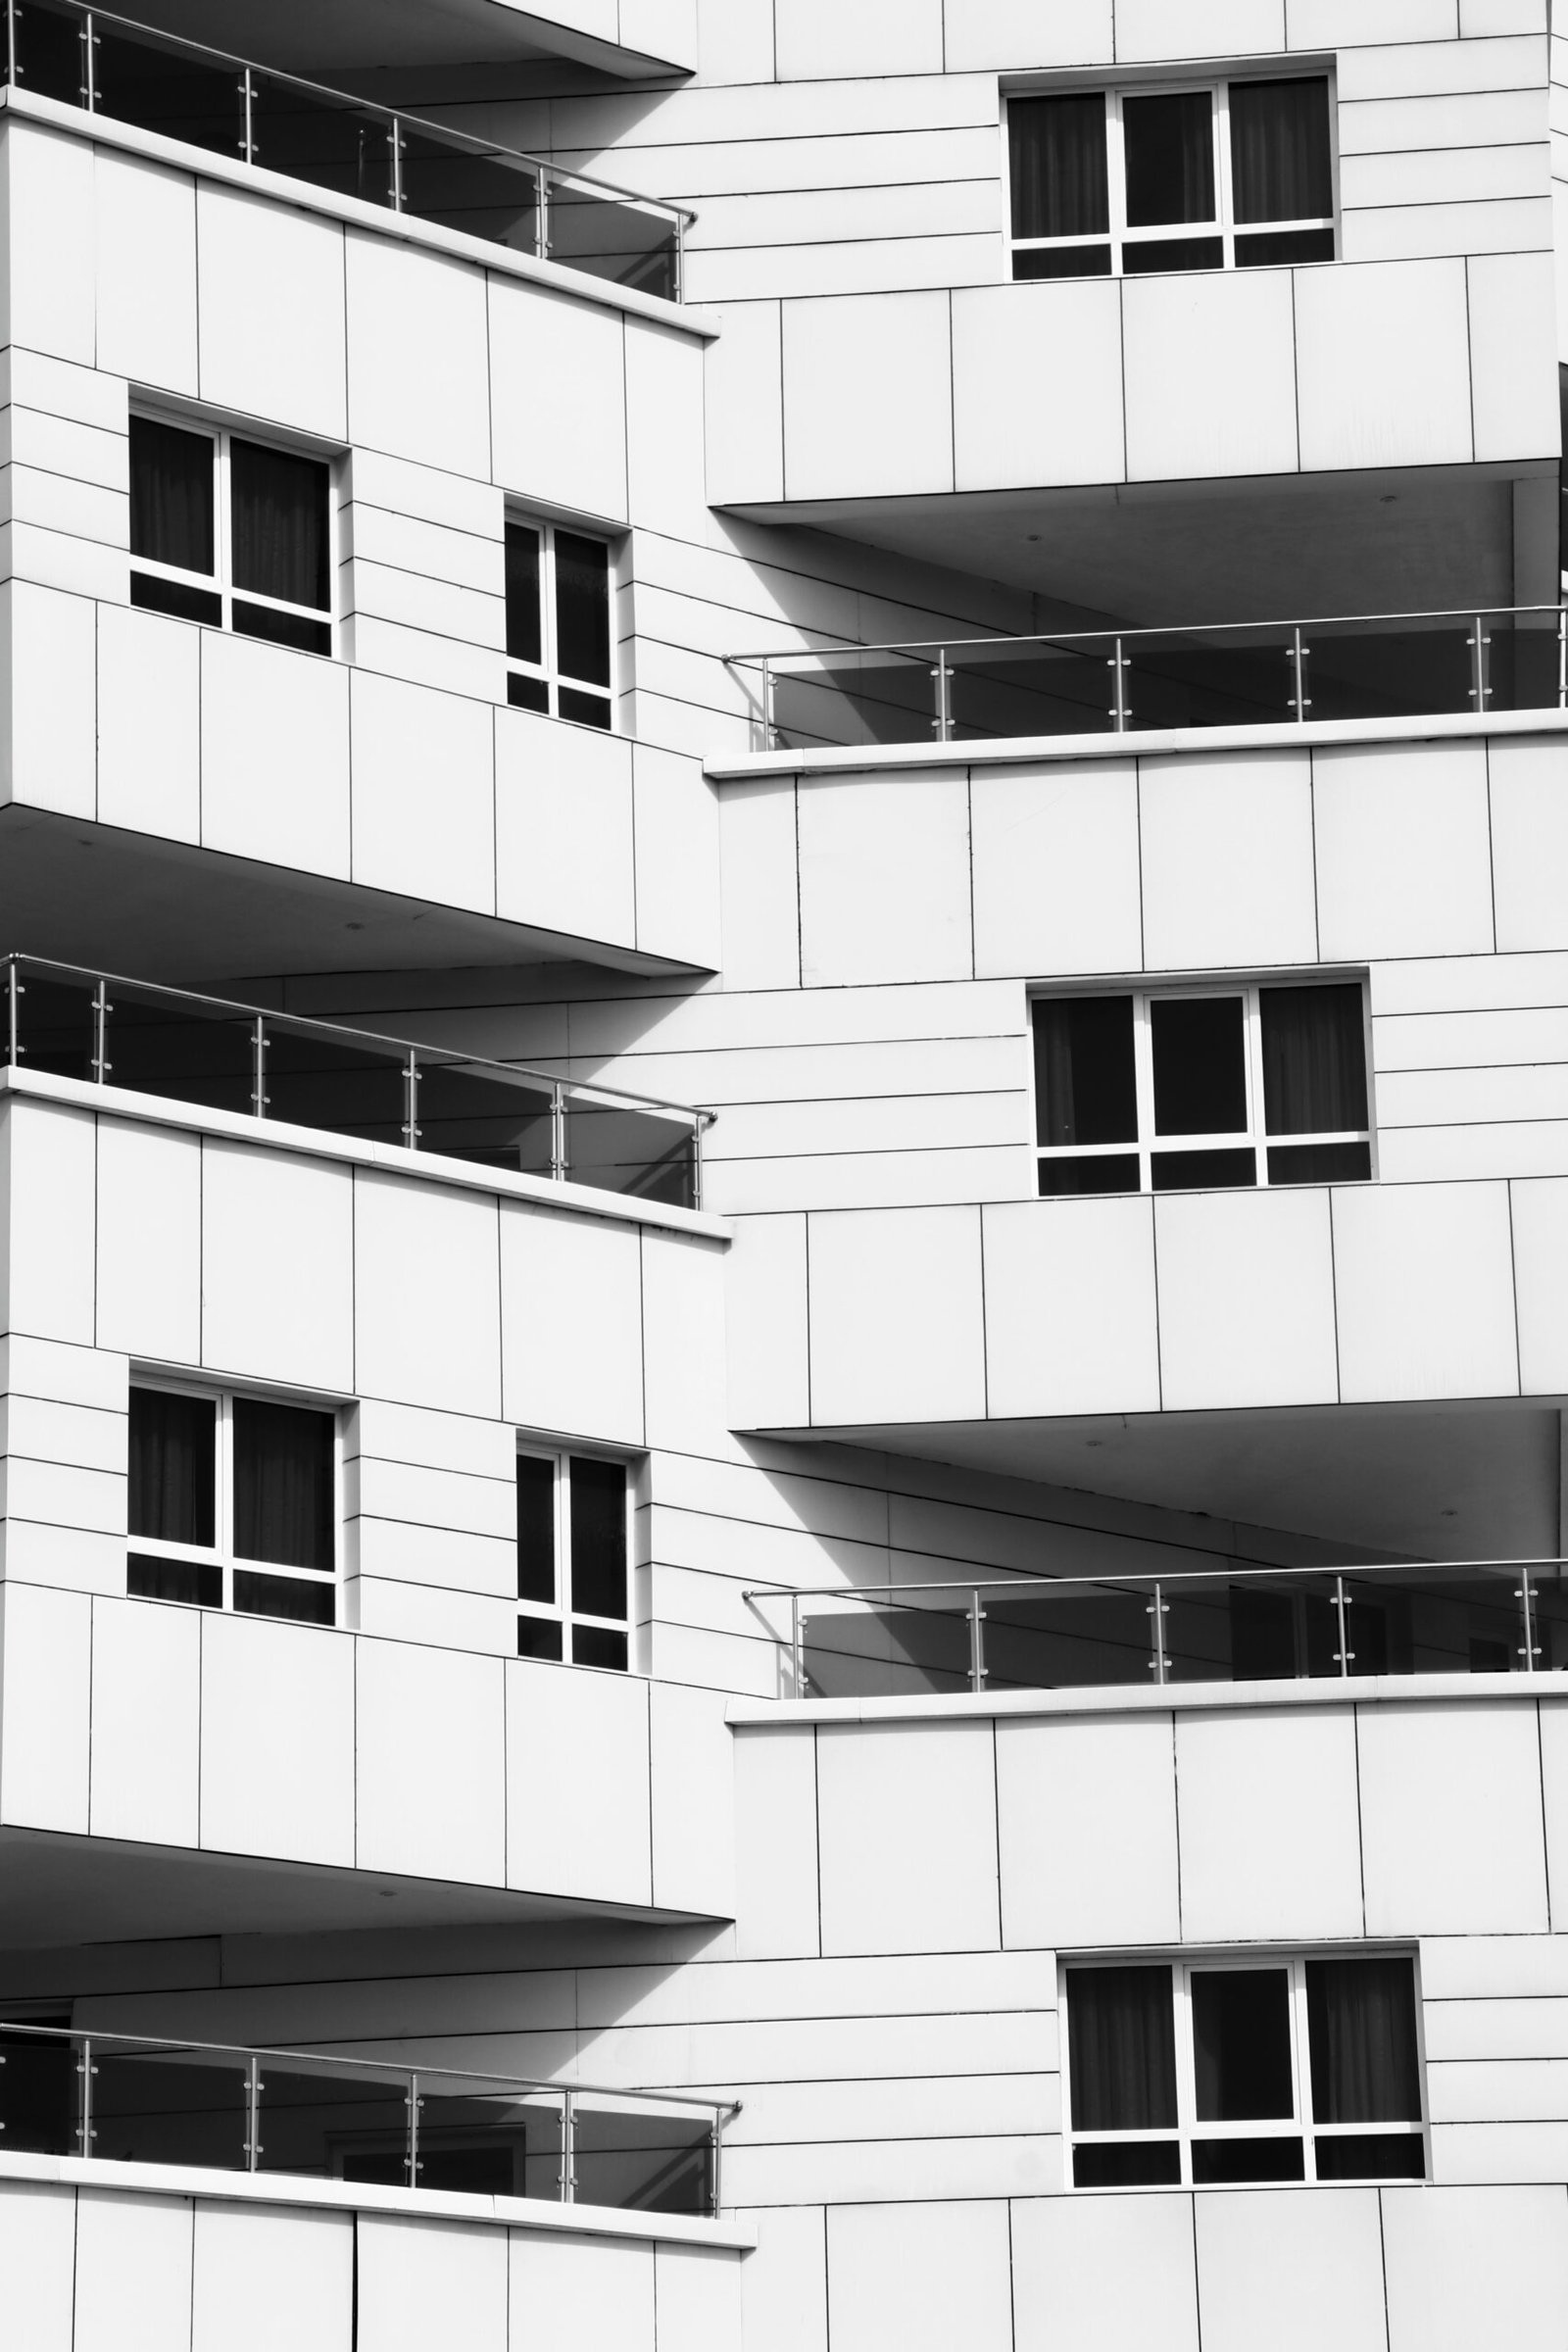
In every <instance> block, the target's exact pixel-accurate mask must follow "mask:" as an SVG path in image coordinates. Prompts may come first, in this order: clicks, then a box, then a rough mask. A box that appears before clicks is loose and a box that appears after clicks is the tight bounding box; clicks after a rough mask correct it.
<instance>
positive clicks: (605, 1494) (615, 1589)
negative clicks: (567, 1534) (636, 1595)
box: [571, 1454, 626, 1617]
mask: <svg viewBox="0 0 1568 2352" xmlns="http://www.w3.org/2000/svg"><path fill="white" fill-rule="evenodd" d="M571 1605H572V1608H573V1609H574V1610H579V1611H581V1612H582V1613H583V1614H584V1615H585V1616H588V1617H624V1616H625V1614H626V1473H625V1470H624V1469H623V1468H622V1466H621V1464H620V1463H619V1462H596V1461H592V1460H590V1459H588V1458H587V1457H586V1456H579V1455H576V1454H574V1455H573V1456H572V1461H571Z"/></svg>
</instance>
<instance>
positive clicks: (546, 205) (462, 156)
mask: <svg viewBox="0 0 1568 2352" xmlns="http://www.w3.org/2000/svg"><path fill="white" fill-rule="evenodd" d="M0 6H3V7H4V11H5V34H6V40H5V45H4V50H3V54H0V72H3V73H4V77H5V78H6V79H7V80H9V81H10V82H11V83H12V84H13V86H14V87H16V88H17V89H20V90H25V91H27V92H29V93H31V94H32V95H34V96H36V97H40V98H49V99H53V100H54V101H55V102H56V103H57V104H60V105H64V106H73V107H85V108H86V109H87V110H88V111H89V112H90V113H92V114H95V115H100V116H103V117H105V118H107V119H108V120H109V121H111V122H116V123H131V124H133V125H134V126H135V127H136V128H137V129H138V130H146V131H152V132H155V133H157V134H158V135H159V136H161V137H164V138H169V139H177V140H179V141H181V142H182V143H183V144H184V145H186V146H193V147H203V148H206V149H207V150H208V151H209V152H210V153H212V154H215V155H228V156H233V157H236V158H237V159H238V160H239V161H240V162H242V163H246V164H252V165H256V166H258V167H260V168H261V169H262V170H264V171H267V172H280V173H282V174H284V175H285V176H286V177H287V178H290V179H299V180H304V181H306V182H307V183H308V184H309V185H310V186H312V187H318V188H326V189H329V190H330V191H331V192H332V194H333V195H336V196H351V197H354V198H356V199H357V200H358V201H359V202H361V203H363V204H373V205H379V206H382V207H384V208H386V209H388V210H391V211H394V212H399V213H404V214H407V215H408V216H409V218H410V219H411V220H416V221H430V222H431V223H433V224H434V225H437V226H439V227H442V228H450V229H457V230H459V231H461V232H462V233H463V234H465V235H467V236H473V237H480V238H482V239H483V240H484V241H485V242H486V243H487V244H493V245H506V246H510V247H511V248H512V250H513V251H514V252H516V253H528V254H533V255H534V256H536V257H538V258H541V259H544V260H548V261H552V262H558V263H560V264H561V265H562V266H563V267H564V268H565V269H568V270H582V271H585V272H586V273H587V274H588V275H590V276H592V277H600V278H606V279H608V280H609V281H610V282H611V283H613V284H615V285H621V286H627V287H631V288H634V289H636V290H638V291H640V292H643V293H647V294H654V295H658V296H660V297H661V298H662V299H663V300H664V301H667V302H678V301H679V300H680V293H681V284H680V271H681V240H682V234H683V229H684V224H685V221H686V220H687V219H688V218H689V217H690V216H689V215H687V214H686V213H684V212H683V211H682V210H681V209H680V208H679V207H678V206H674V205H666V204H659V203H656V202H655V201H654V200H653V199H651V198H648V197H642V196H637V195H634V194H632V193H631V192H630V191H629V190H627V189H624V188H615V187H612V186H610V185H609V184H608V183H606V182H604V181H602V180H596V179H590V178H585V177H584V176H583V175H582V174H581V173H578V172H558V171H557V170H556V169H555V168H554V167H553V166H551V165H549V164H544V163H541V162H539V161H538V160H537V158H535V157H533V156H524V155H516V154H514V153H513V152H512V151H511V150H510V149H507V148H504V147H497V146H496V145H494V144H493V143H492V142H490V141H487V140H483V139H474V138H470V137H468V136H467V135H466V133H464V132H462V131H457V130H450V129H448V128H446V127H445V126H444V125H443V124H441V123H428V122H425V121H423V120H422V119H417V118H411V117H409V116H407V115H400V114H397V113H394V112H393V111H391V110H390V109H388V108H385V107H378V106H373V105H368V104H366V103H365V102H364V101H362V100H360V99H358V98H354V97H351V96H349V95H347V94H346V93H344V92H342V91H337V90H330V89H325V88H323V87H321V86H320V85H319V83H315V82H309V81H301V80H299V79H297V78H296V77H295V76H293V75H291V74H287V73H272V72H270V71H263V70H262V69H260V68H258V67H255V66H251V65H247V64H246V63H245V61H244V60H243V59H241V58H235V57H229V56H226V55H225V54H224V53H222V52H221V51H220V50H215V49H209V48H206V47H205V46H203V45H202V44H201V43H199V42H195V41H187V40H182V39H178V38H176V37H174V36H172V35H170V34H165V33H159V32H155V31H153V30H152V29H151V27H149V26H147V25H138V24H136V23H134V22H133V21H131V20H130V19H128V18H124V17H120V16H116V15H113V14H111V13H108V12H106V11H104V10H102V9H89V8H85V7H77V6H75V5H74V4H73V0H0Z"/></svg>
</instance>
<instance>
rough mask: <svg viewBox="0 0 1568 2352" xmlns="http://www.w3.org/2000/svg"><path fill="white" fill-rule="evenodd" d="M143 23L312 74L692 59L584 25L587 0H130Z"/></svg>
mask: <svg viewBox="0 0 1568 2352" xmlns="http://www.w3.org/2000/svg"><path fill="white" fill-rule="evenodd" d="M123 13H124V14H125V15H126V16H129V17H134V18H136V19H137V20H138V21H139V22H140V23H142V24H144V25H159V26H162V28H163V29H164V30H165V31H166V32H177V33H182V34H183V35H184V36H185V38H186V39H187V40H192V41H205V42H208V43H210V44H211V45H212V46H213V47H215V48H219V49H225V50H228V51H231V52H232V53H233V54H234V55H235V56H237V57H244V58H248V59H249V60H251V61H252V63H254V64H257V65H268V66H276V67H278V68H279V69H281V70H283V71H285V72H289V73H305V74H327V75H330V74H331V73H347V72H353V71H355V70H364V69H380V68H386V69H391V70H393V71H396V70H398V69H400V68H407V67H423V68H428V67H445V66H468V65H501V66H508V65H515V64H533V63H536V62H538V61H539V60H541V59H547V58H561V59H565V60H567V61H568V62H570V63H571V64H573V65H579V66H591V67H595V68H597V69H598V70H599V71H600V72H601V73H610V74H613V75H614V76H615V77H616V78H617V79H629V80H640V79H642V78H644V77H645V76H647V75H649V74H654V73H671V72H673V73H685V72H689V71H690V66H689V64H686V65H682V64H681V63H680V62H679V61H677V60H673V59H669V58H657V57H652V56H650V55H648V54H647V53H646V52H644V51H642V50H635V49H623V48H621V47H620V45H619V44H618V42H613V41H607V40H604V39H601V38H599V37H597V36H596V35H594V34H593V33H591V32H586V31H582V30H579V29H578V28H577V26H576V25H574V24H573V23H572V22H571V20H572V19H577V18H581V17H583V16H584V15H590V14H593V13H595V12H593V11H590V10H587V9H584V7H583V6H582V4H581V0H575V5H568V6H567V7H565V8H564V12H563V16H564V20H565V21H563V18H562V17H557V16H554V15H552V14H551V13H550V11H549V9H548V8H546V9H545V10H544V11H543V12H536V11H534V10H532V9H528V8H524V7H519V6H517V5H515V0H222V4H221V6H215V5H214V0H124V8H123Z"/></svg>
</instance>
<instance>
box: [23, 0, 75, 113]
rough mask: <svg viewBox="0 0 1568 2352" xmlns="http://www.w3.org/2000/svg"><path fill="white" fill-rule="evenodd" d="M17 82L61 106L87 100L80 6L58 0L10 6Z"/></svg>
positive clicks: (32, 0)
mask: <svg viewBox="0 0 1568 2352" xmlns="http://www.w3.org/2000/svg"><path fill="white" fill-rule="evenodd" d="M11 19H12V24H13V26H14V33H13V38H14V39H15V41H16V57H17V82H18V86H19V87H20V88H22V89H25V90H30V91H31V92H32V93H33V95H34V96H35V97H38V98H55V99H58V100H59V102H60V104H61V105H62V106H85V105H86V103H87V51H86V37H87V36H86V21H85V19H84V18H83V16H82V13H81V11H80V10H79V9H74V8H60V7H58V6H56V5H55V0H25V5H24V4H23V0H17V5H15V6H14V7H13V8H12V10H11Z"/></svg>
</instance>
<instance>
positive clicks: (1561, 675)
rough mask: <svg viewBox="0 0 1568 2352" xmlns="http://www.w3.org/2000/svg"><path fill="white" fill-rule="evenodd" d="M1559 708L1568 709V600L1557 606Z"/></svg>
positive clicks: (1561, 709)
mask: <svg viewBox="0 0 1568 2352" xmlns="http://www.w3.org/2000/svg"><path fill="white" fill-rule="evenodd" d="M1557 708H1558V710H1559V711H1568V602H1564V603H1562V604H1560V605H1559V606H1558V607H1557Z"/></svg>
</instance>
